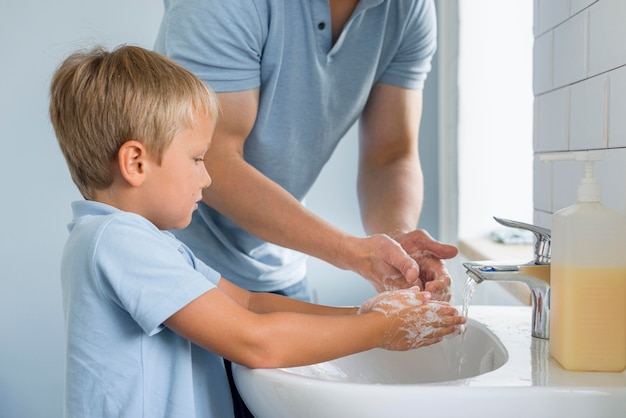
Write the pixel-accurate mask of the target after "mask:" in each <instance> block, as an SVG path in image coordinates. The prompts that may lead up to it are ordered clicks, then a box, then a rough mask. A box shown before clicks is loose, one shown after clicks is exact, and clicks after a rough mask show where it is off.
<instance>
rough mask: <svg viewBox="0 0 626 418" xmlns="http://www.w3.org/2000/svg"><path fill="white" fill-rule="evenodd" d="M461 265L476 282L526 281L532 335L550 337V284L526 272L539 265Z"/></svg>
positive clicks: (474, 263) (487, 262) (532, 263)
mask: <svg viewBox="0 0 626 418" xmlns="http://www.w3.org/2000/svg"><path fill="white" fill-rule="evenodd" d="M463 266H464V267H465V268H466V269H467V275H468V276H469V277H471V278H472V279H473V280H474V281H475V282H476V283H482V282H483V281H496V282H522V283H526V285H527V286H528V287H529V289H530V294H531V302H532V306H533V313H532V336H533V337H536V338H542V339H546V340H547V339H549V338H550V300H549V298H550V284H549V283H548V282H546V281H544V280H543V279H541V278H539V277H537V276H534V275H532V274H529V273H526V271H528V270H530V271H532V269H533V268H535V267H539V266H537V265H536V264H535V263H534V262H530V263H526V264H515V263H508V264H504V263H498V262H495V261H478V262H468V263H463ZM544 268H549V267H548V266H545V267H544Z"/></svg>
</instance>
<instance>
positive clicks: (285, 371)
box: [233, 318, 510, 389]
mask: <svg viewBox="0 0 626 418" xmlns="http://www.w3.org/2000/svg"><path fill="white" fill-rule="evenodd" d="M466 326H468V327H469V326H471V327H472V328H474V329H475V330H476V331H477V332H480V333H482V334H485V335H487V336H488V338H489V340H490V344H493V345H494V346H497V347H498V349H499V351H498V353H497V354H496V355H502V356H503V359H499V361H498V363H499V364H498V365H497V366H495V367H494V368H492V369H490V370H487V371H485V372H479V373H474V374H472V375H470V376H466V377H456V378H452V379H443V380H432V381H428V382H373V381H369V382H368V381H350V380H332V379H324V378H322V377H319V376H311V375H306V374H302V373H298V372H297V371H296V370H297V369H306V368H307V367H312V366H316V365H317V364H313V365H307V366H299V367H284V368H270V369H250V368H248V367H245V366H242V365H239V364H235V363H233V368H238V369H241V370H239V371H238V372H237V374H238V375H239V374H242V373H243V374H246V373H249V374H251V375H252V376H253V378H254V379H257V378H260V379H264V380H270V381H272V382H277V381H284V382H285V383H286V384H293V385H295V384H298V385H302V384H305V385H316V384H318V383H319V384H321V385H328V384H332V385H334V386H337V387H339V386H360V387H363V386H375V387H377V388H379V389H380V388H381V387H384V386H389V387H395V388H397V387H410V386H420V387H424V386H458V385H462V384H463V382H465V381H467V380H468V379H474V378H476V377H478V376H481V375H483V374H488V373H492V372H494V371H496V370H498V369H500V368H501V367H503V366H504V365H506V363H507V362H508V361H509V358H510V356H509V352H508V350H507V349H506V346H505V345H504V344H503V342H502V341H501V340H500V338H498V336H497V335H496V334H495V333H494V332H493V331H492V330H490V329H489V327H488V326H486V325H485V324H483V323H482V322H480V321H477V320H475V319H472V318H468V321H467V323H466ZM457 337H458V335H456V336H454V338H457ZM446 338H451V337H450V336H448V337H446ZM441 344H446V340H445V339H444V341H442V342H441V343H438V344H434V345H432V346H430V347H423V348H419V349H417V350H409V351H406V352H393V351H388V350H384V349H380V348H374V349H372V350H368V351H364V352H362V353H355V354H352V355H349V356H345V357H340V358H338V359H334V360H329V361H327V362H322V363H318V364H326V363H334V362H342V361H345V360H346V359H349V358H354V357H359V356H363V355H371V353H372V352H380V353H381V355H383V356H384V355H385V353H388V355H391V356H402V355H409V356H410V355H411V353H412V352H416V353H417V354H416V355H419V350H424V349H431V350H436V349H437V348H438V347H439V348H440V347H441ZM233 371H234V370H233ZM254 376H258V377H254ZM460 382H461V383H460Z"/></svg>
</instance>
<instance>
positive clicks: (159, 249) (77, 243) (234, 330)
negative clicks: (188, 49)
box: [50, 46, 465, 418]
mask: <svg viewBox="0 0 626 418" xmlns="http://www.w3.org/2000/svg"><path fill="white" fill-rule="evenodd" d="M217 106H218V105H217V101H216V98H215V96H214V94H213V93H212V92H211V91H210V90H209V89H208V88H207V87H206V86H205V85H204V84H203V83H202V82H201V81H200V80H199V79H198V78H196V77H195V76H194V75H192V74H191V73H190V72H188V71H187V70H185V69H183V68H182V67H181V66H179V65H178V64H175V63H174V62H173V61H170V60H169V59H167V58H165V57H163V56H160V55H159V54H157V53H154V52H150V51H147V50H144V49H142V48H139V47H132V46H123V47H120V48H118V49H116V50H114V51H111V52H108V51H105V50H104V49H101V48H96V49H94V50H92V51H88V52H79V53H75V54H73V55H71V56H70V57H69V58H67V59H66V60H65V61H64V62H63V63H62V64H61V66H60V67H59V69H58V70H57V72H56V73H55V75H54V77H53V80H52V85H51V103H50V117H51V120H52V123H53V126H54V129H55V132H56V135H57V139H58V141H59V145H60V147H61V150H62V152H63V154H64V156H65V158H66V161H67V164H68V167H69V170H70V172H71V175H72V179H73V180H74V182H75V183H76V185H77V186H78V188H79V190H80V192H81V194H82V195H83V197H84V198H85V200H84V201H79V202H74V203H73V205H72V209H73V212H74V219H73V220H72V222H71V223H70V225H69V230H70V236H69V238H68V241H67V244H66V246H65V250H64V254H63V259H62V263H61V280H62V285H63V303H64V312H65V317H66V328H67V360H66V361H67V365H66V400H65V409H66V411H65V413H66V415H67V416H70V417H83V416H90V417H113V416H115V417H132V418H136V417H184V418H189V417H196V416H203V417H206V416H214V417H219V418H222V417H228V416H232V414H233V412H232V405H231V403H230V393H229V388H228V383H227V379H226V375H225V371H224V366H223V362H222V358H221V357H224V358H227V359H229V360H231V361H235V362H238V363H240V364H243V365H246V366H248V367H289V366H296V365H303V364H311V363H316V362H321V361H325V360H329V359H332V358H336V357H340V356H344V355H348V354H351V353H355V352H358V351H363V350H368V349H371V348H374V347H382V348H386V349H391V350H407V349H410V348H416V347H420V346H425V345H430V344H433V343H436V342H438V341H440V340H441V338H442V337H443V336H445V335H447V334H450V333H453V332H455V331H457V330H458V327H459V325H461V324H463V323H464V322H465V319H464V318H462V317H460V316H458V313H457V311H456V309H454V308H453V307H451V306H449V305H448V304H446V303H443V302H433V301H430V300H429V299H430V294H429V293H427V292H420V291H419V288H412V289H408V290H402V291H395V292H385V293H381V294H380V295H377V296H376V297H374V298H372V299H370V300H369V301H367V302H366V303H364V304H363V305H362V306H361V307H360V308H358V309H357V308H333V307H325V306H320V305H314V304H308V303H305V302H301V301H296V300H293V299H288V298H284V297H281V296H278V295H273V294H264V293H250V292H248V291H246V290H243V289H241V288H239V287H237V286H235V285H233V284H231V283H230V282H228V281H227V280H226V279H224V278H221V277H220V275H219V273H217V272H216V271H214V270H212V269H211V268H210V267H208V266H207V265H205V264H204V263H202V262H201V261H200V260H198V259H197V258H196V257H195V256H194V255H193V254H192V253H191V251H190V250H189V249H188V248H187V247H186V246H185V245H184V244H182V243H181V242H180V241H178V240H176V239H175V238H174V237H173V236H172V235H171V234H170V233H169V232H166V231H167V230H172V229H180V228H184V227H186V226H187V225H188V224H189V222H190V220H191V214H192V212H193V211H194V210H195V208H196V207H197V202H198V201H199V200H200V199H201V197H202V190H203V189H204V188H206V187H208V186H209V185H210V183H211V178H210V177H209V174H208V173H207V171H206V168H205V166H204V163H203V158H204V155H205V153H206V152H207V150H208V148H209V145H210V142H211V137H212V134H213V130H214V128H215V122H216V117H217V114H218V110H217Z"/></svg>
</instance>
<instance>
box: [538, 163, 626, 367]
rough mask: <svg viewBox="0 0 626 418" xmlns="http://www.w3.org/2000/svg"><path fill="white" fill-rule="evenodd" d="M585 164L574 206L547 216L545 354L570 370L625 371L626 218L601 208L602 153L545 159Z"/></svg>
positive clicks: (603, 207)
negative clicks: (597, 167)
mask: <svg viewBox="0 0 626 418" xmlns="http://www.w3.org/2000/svg"><path fill="white" fill-rule="evenodd" d="M541 159H542V160H544V161H551V160H563V159H576V160H578V161H584V162H585V175H584V177H583V179H582V180H581V183H580V185H579V186H578V202H577V203H575V204H574V205H572V206H569V207H566V208H564V209H561V210H559V211H557V212H555V213H554V214H553V216H552V240H551V242H552V244H551V249H552V261H551V268H550V277H551V279H550V354H551V355H552V357H554V358H555V359H556V360H557V361H558V362H559V363H560V364H561V365H562V366H563V367H564V368H566V369H568V370H575V371H622V370H624V368H626V216H624V215H622V214H621V213H618V212H615V211H613V210H611V209H609V208H607V207H605V206H604V205H602V203H600V198H601V190H600V185H599V184H598V181H597V180H596V178H595V177H594V174H593V165H594V161H598V160H601V159H602V152H601V151H580V152H573V153H566V154H549V155H544V156H542V157H541Z"/></svg>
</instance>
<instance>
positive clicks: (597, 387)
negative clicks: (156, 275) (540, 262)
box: [233, 306, 626, 418]
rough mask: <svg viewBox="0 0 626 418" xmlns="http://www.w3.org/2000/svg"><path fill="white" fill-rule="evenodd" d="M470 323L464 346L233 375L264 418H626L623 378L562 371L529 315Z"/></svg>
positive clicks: (506, 311)
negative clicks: (532, 327)
mask: <svg viewBox="0 0 626 418" xmlns="http://www.w3.org/2000/svg"><path fill="white" fill-rule="evenodd" d="M469 316H470V317H474V318H476V319H478V321H477V320H475V319H470V320H469V321H468V324H467V331H466V333H465V336H464V337H465V339H464V341H463V339H462V338H461V336H458V335H457V336H454V337H450V336H448V337H446V338H445V339H444V341H443V342H441V343H439V344H436V345H433V346H429V347H424V348H420V349H417V350H412V351H407V352H391V351H385V350H371V351H367V352H364V353H359V354H355V355H352V356H347V357H343V358H340V359H337V360H334V361H329V362H326V363H320V364H315V365H311V366H306V367H295V368H288V369H287V368H285V369H248V368H246V367H243V366H240V365H234V367H233V373H234V377H235V381H236V383H237V386H238V388H239V391H240V393H241V395H242V397H243V399H244V400H245V402H246V404H247V405H248V407H249V408H250V409H251V411H252V412H253V413H254V415H255V416H256V417H257V418H281V417H285V418H300V417H320V418H333V417H337V418H351V417H359V418H367V417H376V418H382V417H393V418H404V417H406V418H410V417H411V418H412V417H419V416H429V417H438V418H439V417H455V418H457V417H459V416H465V417H474V416H481V417H503V416H506V417H507V418H508V417H523V418H527V417H530V416H540V417H559V418H560V417H563V416H567V417H568V418H579V417H580V418H583V417H584V418H586V417H603V418H604V417H616V418H617V417H619V418H624V417H626V372H622V373H574V372H568V371H565V370H563V369H562V368H561V367H560V366H559V365H558V363H556V362H555V361H554V360H552V359H551V358H550V357H549V355H548V342H547V341H546V340H538V339H534V338H531V336H530V318H531V312H530V308H528V307H498V306H488V307H487V306H485V307H483V306H475V307H474V306H472V307H471V308H470V315H469ZM479 321H480V322H479ZM483 324H486V325H487V326H485V325H483ZM505 347H506V348H505ZM460 353H463V355H462V356H461V354H460Z"/></svg>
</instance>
